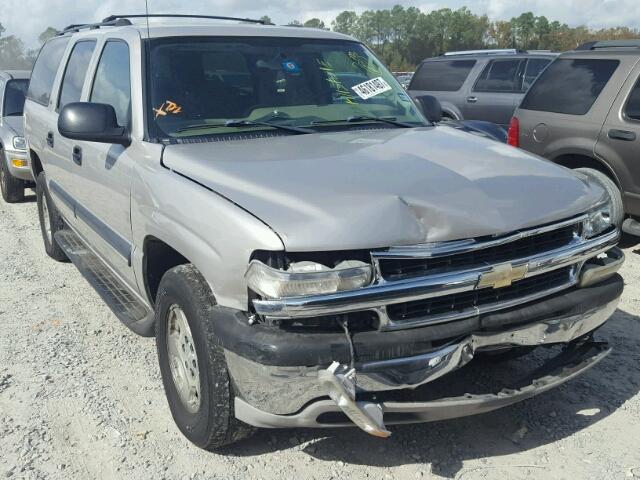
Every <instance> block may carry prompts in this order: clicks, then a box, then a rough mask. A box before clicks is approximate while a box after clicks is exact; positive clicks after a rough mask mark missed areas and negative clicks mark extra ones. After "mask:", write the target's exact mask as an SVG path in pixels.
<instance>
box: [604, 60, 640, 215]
mask: <svg viewBox="0 0 640 480" xmlns="http://www.w3.org/2000/svg"><path fill="white" fill-rule="evenodd" d="M596 155H597V156H598V157H600V158H601V159H602V160H603V161H605V162H606V163H607V164H608V165H609V166H610V167H611V168H612V169H613V171H614V172H615V173H616V176H617V177H618V180H619V181H620V184H621V186H622V190H623V195H624V201H625V210H626V212H627V213H631V214H633V215H636V216H638V215H640V66H639V65H637V64H636V66H635V68H634V69H633V71H632V73H631V75H629V78H628V79H627V81H626V82H625V84H624V86H623V87H622V89H621V90H620V93H619V95H618V96H617V98H616V99H615V101H614V103H613V106H612V108H611V111H610V112H609V115H608V116H607V119H606V121H605V123H604V125H603V127H602V130H601V132H600V136H599V137H598V143H597V145H596Z"/></svg>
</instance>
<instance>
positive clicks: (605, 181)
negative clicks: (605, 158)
mask: <svg viewBox="0 0 640 480" xmlns="http://www.w3.org/2000/svg"><path fill="white" fill-rule="evenodd" d="M576 171H578V172H580V173H582V174H583V175H586V176H587V177H589V178H591V179H593V180H594V181H596V182H597V183H598V185H600V186H601V187H602V188H604V189H605V190H606V191H607V193H608V194H609V196H610V197H611V205H612V208H611V221H612V223H613V224H614V225H615V226H616V227H618V228H620V227H622V222H623V221H624V204H623V203H622V193H621V192H620V189H619V188H618V185H616V182H614V181H613V180H611V178H609V177H608V176H607V175H606V174H604V173H602V172H600V171H599V170H595V169H593V168H576Z"/></svg>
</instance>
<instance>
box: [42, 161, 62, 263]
mask: <svg viewBox="0 0 640 480" xmlns="http://www.w3.org/2000/svg"><path fill="white" fill-rule="evenodd" d="M36 199H37V202H38V217H39V219H40V231H41V232H42V241H43V242H44V250H45V251H46V252H47V255H49V256H50V257H51V258H53V259H54V260H55V261H56V262H68V261H69V259H68V258H67V255H66V254H65V253H64V251H63V250H62V249H61V248H60V245H58V242H56V239H55V237H54V235H55V234H56V232H58V231H59V230H62V229H63V228H64V220H63V219H62V217H61V216H60V214H59V213H58V210H57V209H56V206H55V205H54V204H53V202H52V201H51V196H50V195H49V190H48V189H47V179H46V177H45V174H44V172H40V175H38V179H37V181H36Z"/></svg>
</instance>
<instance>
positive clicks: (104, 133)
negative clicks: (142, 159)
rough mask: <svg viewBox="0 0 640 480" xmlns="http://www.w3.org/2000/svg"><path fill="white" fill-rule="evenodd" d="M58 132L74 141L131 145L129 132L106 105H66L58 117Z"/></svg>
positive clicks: (113, 111) (78, 103)
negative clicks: (120, 124)
mask: <svg viewBox="0 0 640 480" xmlns="http://www.w3.org/2000/svg"><path fill="white" fill-rule="evenodd" d="M58 131H59V132H60V135H62V136H63V137H67V138H70V139H72V140H83V141H86V142H98V143H114V144H117V145H124V146H125V147H128V146H129V145H131V138H130V137H129V132H127V129H126V128H125V127H121V126H119V125H118V118H117V117H116V111H115V110H114V109H113V107H112V106H111V105H106V104H104V103H89V102H74V103H69V104H67V105H65V106H64V107H63V108H62V110H61V111H60V115H59V116H58Z"/></svg>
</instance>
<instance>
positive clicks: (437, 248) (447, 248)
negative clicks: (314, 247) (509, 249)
mask: <svg viewBox="0 0 640 480" xmlns="http://www.w3.org/2000/svg"><path fill="white" fill-rule="evenodd" d="M587 217H588V215H586V214H585V215H580V216H579V217H574V218H571V219H569V220H565V221H563V222H559V223H554V224H553V225H545V226H544V227H538V228H532V229H529V230H522V231H520V232H516V233H513V234H511V235H508V236H506V237H501V238H496V239H494V240H485V241H478V240H474V239H470V240H459V241H453V242H440V243H425V244H422V245H408V246H397V247H391V248H389V249H388V250H380V251H373V252H371V256H372V257H373V258H374V259H377V260H382V259H406V260H411V259H414V260H415V259H420V258H437V257H443V256H449V255H456V254H461V253H468V252H472V251H475V250H482V249H485V248H491V247H497V246H500V245H505V244H507V243H511V242H515V241H517V240H521V239H523V238H526V237H531V236H534V235H540V234H543V233H547V232H551V231H553V230H558V229H561V228H564V227H568V226H571V225H576V226H578V225H579V224H580V223H581V222H582V221H584V220H585V219H586V218H587Z"/></svg>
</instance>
